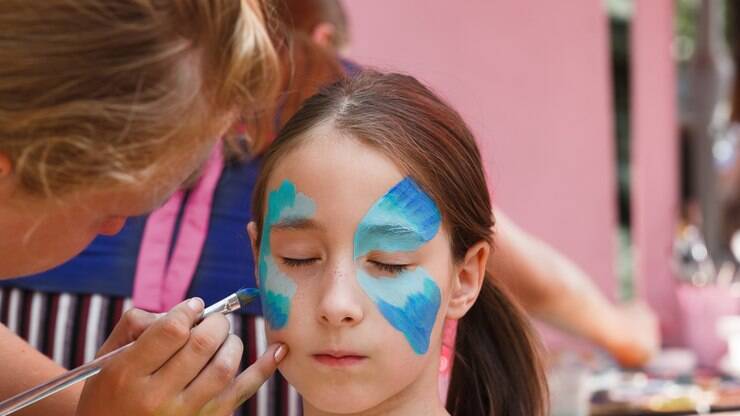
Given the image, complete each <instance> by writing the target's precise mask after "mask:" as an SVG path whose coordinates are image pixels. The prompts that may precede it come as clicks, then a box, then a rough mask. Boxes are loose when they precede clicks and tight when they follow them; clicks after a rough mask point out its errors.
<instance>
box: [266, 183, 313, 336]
mask: <svg viewBox="0 0 740 416" xmlns="http://www.w3.org/2000/svg"><path fill="white" fill-rule="evenodd" d="M315 212H316V205H315V204H314V202H313V201H312V200H311V198H309V197H307V196H306V195H304V194H302V193H299V192H297V191H296V187H295V184H293V182H291V181H288V180H286V181H284V182H283V183H282V184H281V185H280V187H279V188H278V189H276V190H274V191H272V192H270V194H269V195H268V197H267V212H266V214H265V221H264V225H263V227H262V238H261V240H260V256H259V257H260V258H259V274H260V288H261V291H260V292H261V295H262V297H261V299H262V308H263V314H264V316H265V319H266V320H267V322H268V324H269V325H270V326H271V327H272V328H273V329H281V328H283V327H284V326H285V324H287V323H288V317H289V316H290V302H291V299H292V298H293V296H294V295H295V291H296V284H295V282H293V280H292V279H290V278H289V277H288V276H287V275H285V274H284V273H283V272H281V271H280V269H279V268H278V266H277V264H275V261H274V259H273V257H272V249H271V247H270V234H271V232H272V226H273V225H275V224H276V223H282V222H292V221H300V220H303V219H308V218H311V217H312V216H313V215H314V213H315Z"/></svg>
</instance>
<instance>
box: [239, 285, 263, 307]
mask: <svg viewBox="0 0 740 416" xmlns="http://www.w3.org/2000/svg"><path fill="white" fill-rule="evenodd" d="M259 295H260V290H259V289H257V288H253V287H245V288H241V289H239V290H238V291H237V292H236V297H237V298H239V303H240V304H241V305H242V306H244V305H247V304H249V303H251V302H252V301H254V300H255V299H257V298H258V297H259Z"/></svg>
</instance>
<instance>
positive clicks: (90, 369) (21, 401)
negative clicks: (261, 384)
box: [0, 294, 242, 416]
mask: <svg viewBox="0 0 740 416" xmlns="http://www.w3.org/2000/svg"><path fill="white" fill-rule="evenodd" d="M241 306H242V305H241V304H240V302H239V298H238V296H237V294H232V295H229V296H227V297H226V298H224V299H222V300H220V301H218V302H216V303H214V304H213V305H211V306H209V307H208V308H206V309H205V310H204V311H203V312H202V313H201V315H200V317H199V318H198V320H197V321H196V324H197V323H199V322H200V321H202V320H203V319H206V318H207V317H208V316H210V315H212V314H214V313H222V314H224V315H226V314H229V313H231V312H234V311H236V310H238V309H239V308H240V307H241ZM131 345H133V342H130V343H128V344H126V345H124V346H123V347H120V348H118V349H116V350H113V351H111V352H109V353H107V354H105V355H101V356H100V357H98V358H96V359H94V360H92V361H90V362H89V363H87V364H83V365H81V366H79V367H77V368H75V369H73V370H70V371H67V372H66V373H64V374H62V375H60V376H59V377H57V378H55V379H52V380H50V381H48V382H46V383H44V384H41V385H38V386H36V387H33V388H31V389H29V390H26V391H24V392H22V393H20V394H17V395H15V396H13V397H11V398H9V399H7V400H4V401H2V402H0V416H7V415H9V414H12V413H15V412H17V411H18V410H21V409H23V408H24V407H27V406H30V405H32V404H34V403H36V402H38V401H40V400H43V399H45V398H47V397H49V396H51V395H52V394H54V393H57V392H59V391H62V390H64V389H66V388H67V387H69V386H72V385H74V384H77V383H79V382H80V381H84V380H87V379H88V378H90V377H92V376H94V375H96V374H98V373H99V372H100V370H101V369H102V368H103V365H104V364H105V363H106V362H108V361H109V360H110V359H111V358H113V357H115V356H117V355H118V354H120V353H122V352H123V351H125V350H127V349H128V348H129V347H130V346H131Z"/></svg>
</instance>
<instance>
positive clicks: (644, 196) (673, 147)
mask: <svg viewBox="0 0 740 416" xmlns="http://www.w3.org/2000/svg"><path fill="white" fill-rule="evenodd" d="M673 7H674V2H673V0H653V1H645V2H642V1H640V2H635V15H634V20H633V22H632V32H631V45H630V48H631V50H632V68H631V72H632V91H631V94H632V110H631V112H632V132H631V133H632V155H631V159H632V214H633V215H632V218H633V223H632V231H633V241H634V243H635V252H636V253H639V254H638V255H637V256H636V257H635V259H636V261H635V273H636V280H637V282H638V283H639V284H638V292H640V293H641V294H642V295H643V296H644V297H645V298H647V300H648V301H649V302H650V304H651V306H652V307H653V309H655V311H656V312H657V313H658V317H659V318H660V323H661V329H662V332H663V337H664V341H665V342H666V343H668V344H677V343H679V342H680V341H681V334H680V327H679V325H680V324H679V319H678V317H679V315H678V306H677V304H676V296H675V293H676V292H675V286H676V280H675V279H674V276H673V273H672V272H671V269H670V265H671V257H672V249H673V238H674V235H675V232H676V218H678V201H679V195H678V190H679V184H678V177H679V174H678V169H679V168H678V158H679V151H678V140H677V137H678V132H677V129H676V126H677V125H678V124H677V123H678V121H677V117H678V116H677V114H676V112H677V109H676V94H677V92H676V71H675V63H674V60H673V56H672V54H671V47H672V44H673Z"/></svg>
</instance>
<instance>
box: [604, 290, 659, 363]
mask: <svg viewBox="0 0 740 416" xmlns="http://www.w3.org/2000/svg"><path fill="white" fill-rule="evenodd" d="M618 313H619V319H620V321H621V325H620V327H621V328H622V332H621V333H620V334H618V335H619V336H616V337H615V340H614V341H613V342H612V344H611V345H610V346H609V350H610V352H611V354H612V355H613V356H614V358H615V359H616V360H617V361H618V362H619V364H621V365H622V366H623V367H627V368H637V367H642V366H644V365H645V364H647V362H648V361H649V360H650V358H652V357H653V356H654V355H655V354H656V353H657V352H658V350H659V349H660V330H659V328H658V319H657V317H656V316H655V314H654V313H653V311H652V310H651V309H650V307H649V306H647V304H646V303H645V302H642V301H634V302H630V303H627V304H623V305H619V306H618Z"/></svg>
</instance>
